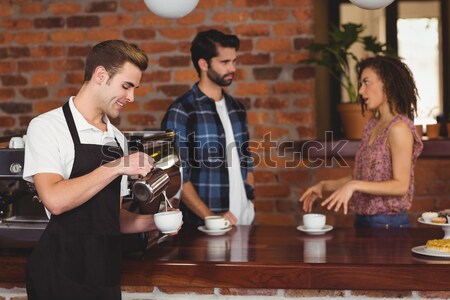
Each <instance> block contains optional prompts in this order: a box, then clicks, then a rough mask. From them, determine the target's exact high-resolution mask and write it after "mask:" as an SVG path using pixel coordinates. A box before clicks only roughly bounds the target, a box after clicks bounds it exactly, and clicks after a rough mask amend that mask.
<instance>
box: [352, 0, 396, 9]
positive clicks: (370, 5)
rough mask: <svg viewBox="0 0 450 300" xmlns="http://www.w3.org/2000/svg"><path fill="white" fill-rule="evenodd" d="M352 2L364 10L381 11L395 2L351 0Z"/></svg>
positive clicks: (391, 0)
mask: <svg viewBox="0 0 450 300" xmlns="http://www.w3.org/2000/svg"><path fill="white" fill-rule="evenodd" d="M350 2H351V3H353V4H354V5H356V6H358V7H360V8H364V9H380V8H384V7H386V6H388V5H389V4H391V3H392V2H394V0H350Z"/></svg>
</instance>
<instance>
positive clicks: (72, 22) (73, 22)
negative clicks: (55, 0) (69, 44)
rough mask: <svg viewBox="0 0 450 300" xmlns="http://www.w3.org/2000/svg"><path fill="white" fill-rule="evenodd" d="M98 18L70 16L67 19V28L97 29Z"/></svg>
mask: <svg viewBox="0 0 450 300" xmlns="http://www.w3.org/2000/svg"><path fill="white" fill-rule="evenodd" d="M99 25H100V18H99V17H98V16H70V17H68V18H67V27H68V28H86V27H87V28H89V27H98V26H99Z"/></svg>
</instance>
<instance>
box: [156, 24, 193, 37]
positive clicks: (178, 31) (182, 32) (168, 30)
mask: <svg viewBox="0 0 450 300" xmlns="http://www.w3.org/2000/svg"><path fill="white" fill-rule="evenodd" d="M159 33H160V34H161V35H162V36H163V37H166V38H169V39H175V40H181V39H189V40H191V39H192V38H193V37H194V35H195V34H196V33H197V32H196V30H195V29H193V28H186V27H181V28H180V27H178V26H177V27H165V28H161V29H159Z"/></svg>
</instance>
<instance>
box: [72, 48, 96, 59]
mask: <svg viewBox="0 0 450 300" xmlns="http://www.w3.org/2000/svg"><path fill="white" fill-rule="evenodd" d="M91 49H92V46H70V47H69V48H68V50H67V55H68V56H82V57H83V58H84V57H86V56H87V55H88V54H89V51H90V50H91Z"/></svg>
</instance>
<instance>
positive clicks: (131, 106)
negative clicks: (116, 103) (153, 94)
mask: <svg viewBox="0 0 450 300" xmlns="http://www.w3.org/2000/svg"><path fill="white" fill-rule="evenodd" d="M122 111H123V112H138V111H140V106H139V103H137V102H130V103H127V105H125V106H124V107H123V110H122Z"/></svg>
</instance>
